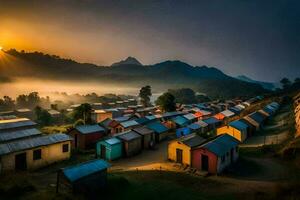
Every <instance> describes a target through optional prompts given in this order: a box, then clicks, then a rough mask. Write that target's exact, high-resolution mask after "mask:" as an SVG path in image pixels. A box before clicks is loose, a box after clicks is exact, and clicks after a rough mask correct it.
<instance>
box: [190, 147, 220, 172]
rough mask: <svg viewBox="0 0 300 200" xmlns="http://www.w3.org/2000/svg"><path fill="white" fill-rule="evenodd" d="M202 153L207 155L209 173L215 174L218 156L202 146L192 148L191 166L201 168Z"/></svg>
mask: <svg viewBox="0 0 300 200" xmlns="http://www.w3.org/2000/svg"><path fill="white" fill-rule="evenodd" d="M202 155H206V156H207V157H208V172H209V173H211V174H216V173H217V168H218V158H217V156H216V155H215V154H214V153H212V152H210V151H208V150H206V149H204V148H198V149H194V150H192V163H191V164H192V167H193V168H196V169H198V170H202V162H201V159H202V157H201V156H202Z"/></svg>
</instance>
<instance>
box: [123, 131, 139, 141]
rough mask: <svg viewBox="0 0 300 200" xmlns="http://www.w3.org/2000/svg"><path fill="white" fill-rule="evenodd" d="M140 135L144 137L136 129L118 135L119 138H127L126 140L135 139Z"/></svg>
mask: <svg viewBox="0 0 300 200" xmlns="http://www.w3.org/2000/svg"><path fill="white" fill-rule="evenodd" d="M140 137H142V136H140V135H139V134H138V133H136V132H134V131H128V132H124V133H122V134H120V135H118V138H120V139H122V140H126V141H130V140H135V139H138V138H140Z"/></svg>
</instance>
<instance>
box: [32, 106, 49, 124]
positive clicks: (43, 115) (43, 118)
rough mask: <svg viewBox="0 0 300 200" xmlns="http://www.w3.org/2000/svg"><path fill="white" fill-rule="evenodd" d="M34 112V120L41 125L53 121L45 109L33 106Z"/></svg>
mask: <svg viewBox="0 0 300 200" xmlns="http://www.w3.org/2000/svg"><path fill="white" fill-rule="evenodd" d="M34 112H35V115H36V121H37V122H38V123H39V124H40V125H41V126H48V125H50V124H51V123H52V122H53V119H52V116H51V115H50V113H49V112H48V111H47V110H44V109H42V108H41V107H40V106H37V107H35V109H34Z"/></svg>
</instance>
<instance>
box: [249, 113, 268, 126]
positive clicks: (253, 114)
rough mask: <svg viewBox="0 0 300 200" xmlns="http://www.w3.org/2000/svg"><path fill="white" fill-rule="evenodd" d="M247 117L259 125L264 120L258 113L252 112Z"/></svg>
mask: <svg viewBox="0 0 300 200" xmlns="http://www.w3.org/2000/svg"><path fill="white" fill-rule="evenodd" d="M248 116H249V117H250V118H251V119H253V120H254V121H256V122H258V123H259V124H261V123H262V122H263V121H264V120H265V117H264V116H263V115H262V114H261V113H259V112H254V113H252V114H250V115H248Z"/></svg>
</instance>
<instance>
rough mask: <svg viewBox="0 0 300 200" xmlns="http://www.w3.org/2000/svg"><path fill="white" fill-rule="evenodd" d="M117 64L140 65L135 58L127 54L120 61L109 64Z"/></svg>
mask: <svg viewBox="0 0 300 200" xmlns="http://www.w3.org/2000/svg"><path fill="white" fill-rule="evenodd" d="M119 65H139V66H142V63H140V62H139V61H138V60H137V59H136V58H134V57H131V56H129V57H128V58H126V59H125V60H121V61H120V62H116V63H113V64H112V65H111V66H119Z"/></svg>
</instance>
